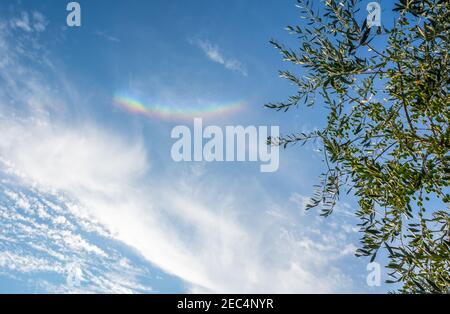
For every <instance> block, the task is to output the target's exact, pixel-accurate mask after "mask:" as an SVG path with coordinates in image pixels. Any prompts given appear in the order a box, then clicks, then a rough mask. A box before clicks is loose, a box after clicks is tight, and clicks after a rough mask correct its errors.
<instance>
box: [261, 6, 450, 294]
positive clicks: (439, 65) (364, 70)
mask: <svg viewBox="0 0 450 314" xmlns="http://www.w3.org/2000/svg"><path fill="white" fill-rule="evenodd" d="M366 4H367V2H366V1H358V0H348V1H344V0H342V1H336V0H326V1H320V2H319V1H313V2H310V1H301V0H298V5H297V6H298V7H299V10H300V11H301V13H302V18H303V19H302V22H300V23H299V25H296V26H288V27H287V30H288V31H289V32H290V33H291V34H293V35H294V36H296V37H297V38H298V41H299V45H298V47H297V48H295V49H290V48H287V47H285V46H284V45H283V44H281V43H279V42H277V41H275V40H272V41H271V43H272V44H273V46H274V47H275V48H276V49H277V50H278V51H279V52H280V53H281V55H282V57H283V59H284V60H285V61H287V62H289V63H291V64H292V65H293V66H292V67H290V68H291V70H289V71H280V76H281V77H282V78H285V79H287V80H289V81H290V82H291V83H293V84H294V85H295V87H296V90H297V91H296V93H295V94H294V95H292V96H290V97H288V98H287V100H286V101H283V102H279V103H269V104H267V105H266V107H268V108H271V109H274V110H278V111H285V112H287V111H289V110H290V109H292V108H294V107H303V106H313V107H314V106H318V105H319V104H320V105H321V106H323V107H324V109H322V110H326V113H327V115H326V121H324V122H326V123H324V124H326V126H325V127H324V128H323V129H320V130H317V131H312V132H310V133H295V130H293V133H291V134H286V135H282V136H280V137H278V138H269V139H268V142H269V143H270V144H272V145H280V146H282V147H284V148H286V147H288V146H290V145H291V144H295V143H300V144H305V143H307V142H309V141H312V140H313V141H319V143H320V144H321V145H323V154H324V161H325V162H324V169H325V170H324V173H323V174H322V175H321V179H320V184H318V185H317V186H316V187H317V189H316V191H315V193H314V195H313V196H312V198H311V201H310V203H309V205H308V206H307V208H306V209H311V208H315V207H319V208H320V210H321V215H323V216H329V215H330V214H331V213H332V212H333V209H334V208H335V205H336V202H337V201H338V200H339V197H340V195H342V193H344V192H346V193H351V194H352V195H354V196H355V197H356V198H357V199H358V205H359V206H358V209H357V210H356V212H355V215H356V216H357V217H358V218H359V219H360V224H359V227H360V232H361V245H360V248H359V249H358V251H357V255H358V256H370V260H371V261H374V260H375V259H376V258H377V253H380V251H381V250H383V251H384V252H385V254H386V255H387V256H388V264H387V265H386V266H387V268H388V270H389V275H390V278H389V280H388V281H387V282H390V283H394V282H398V283H400V284H401V288H400V292H405V293H449V292H450V289H449V286H450V275H449V273H450V215H449V206H448V204H449V200H450V195H449V194H448V193H449V189H448V187H449V179H450V167H449V164H450V156H449V148H450V134H449V128H448V124H449V117H450V110H449V109H450V98H449V95H448V90H449V84H450V77H449V62H450V59H449V50H450V33H449V30H450V2H449V1H446V0H400V1H397V3H395V7H394V12H393V16H394V18H395V20H394V22H393V23H392V26H390V27H385V26H381V27H369V25H367V20H366V19H365V16H366V15H367V14H365V15H364V14H362V13H363V12H359V10H365V9H366V8H365V5H366ZM358 12H359V13H358ZM361 16H362V17H363V18H361ZM358 17H359V19H358Z"/></svg>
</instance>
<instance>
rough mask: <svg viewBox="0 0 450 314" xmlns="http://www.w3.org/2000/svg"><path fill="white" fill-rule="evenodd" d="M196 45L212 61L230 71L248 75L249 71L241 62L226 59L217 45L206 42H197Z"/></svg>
mask: <svg viewBox="0 0 450 314" xmlns="http://www.w3.org/2000/svg"><path fill="white" fill-rule="evenodd" d="M195 43H196V45H197V46H198V47H200V49H201V50H202V51H203V52H204V53H205V55H206V56H207V57H208V59H210V60H211V61H213V62H216V63H219V64H222V65H223V66H224V67H225V68H226V69H228V70H232V71H236V72H239V73H241V74H242V75H244V76H247V75H248V73H247V69H246V68H245V66H244V65H243V64H242V63H241V62H240V61H238V60H236V59H232V58H226V57H225V56H224V54H223V53H222V52H221V51H220V49H219V47H218V46H217V45H213V44H212V43H210V42H209V41H206V40H197V41H195Z"/></svg>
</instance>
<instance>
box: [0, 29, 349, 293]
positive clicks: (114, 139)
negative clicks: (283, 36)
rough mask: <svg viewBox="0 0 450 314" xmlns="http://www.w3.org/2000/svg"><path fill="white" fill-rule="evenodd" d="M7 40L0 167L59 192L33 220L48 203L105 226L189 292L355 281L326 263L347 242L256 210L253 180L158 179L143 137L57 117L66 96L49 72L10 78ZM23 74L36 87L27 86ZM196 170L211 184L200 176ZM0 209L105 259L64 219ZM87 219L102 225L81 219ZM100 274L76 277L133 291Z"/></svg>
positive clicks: (315, 288) (283, 213) (339, 285)
mask: <svg viewBox="0 0 450 314" xmlns="http://www.w3.org/2000/svg"><path fill="white" fill-rule="evenodd" d="M1 39H2V37H1V34H0V40H1ZM0 43H1V41H0ZM8 48H9V46H8V41H7V40H6V39H5V40H4V41H3V45H0V53H1V54H4V55H6V56H8V57H9V59H10V60H12V61H13V62H11V63H9V64H8V65H6V66H0V69H1V70H3V71H0V78H3V79H4V81H6V82H7V84H6V85H3V86H1V87H0V95H1V94H7V95H9V97H8V98H3V99H2V103H0V134H2V136H1V137H0V160H2V161H3V162H2V163H0V164H1V165H0V166H1V169H3V171H5V172H6V173H8V174H9V175H11V176H13V177H15V178H19V179H20V182H22V186H23V187H27V188H33V189H36V190H37V191H38V192H36V193H40V194H42V193H51V194H52V195H56V196H57V197H58V198H59V201H60V202H62V203H63V204H64V207H63V208H61V207H58V206H56V205H51V204H50V202H47V203H43V202H41V206H34V207H32V208H31V209H32V210H33V211H35V212H36V213H37V214H38V215H39V216H42V217H47V216H48V213H47V212H48V211H54V213H53V214H52V215H50V216H51V217H59V216H61V215H63V216H65V217H66V219H67V215H70V216H73V217H77V220H78V221H77V223H78V225H80V226H88V227H89V228H91V229H92V230H95V229H96V228H99V229H102V227H99V226H98V225H100V226H104V228H105V229H106V230H107V231H103V232H106V233H107V234H109V235H110V236H111V237H114V239H117V240H120V241H122V242H123V243H125V244H127V245H129V246H130V247H133V248H135V249H136V250H138V251H139V252H140V254H142V256H144V257H145V258H146V259H147V260H148V261H150V262H151V263H153V264H154V265H156V266H158V267H160V268H161V269H163V270H165V271H166V272H168V273H170V274H173V275H175V276H178V277H179V278H181V279H182V280H184V281H185V282H186V283H188V285H189V288H190V291H192V292H253V293H258V292H288V293H293V292H333V291H334V292H336V291H339V292H342V291H346V290H348V289H350V288H351V280H350V279H349V278H348V277H347V276H345V275H344V274H342V272H341V271H340V270H339V269H338V268H337V267H335V265H334V263H335V262H336V261H337V260H338V259H339V258H341V257H342V256H341V254H340V251H341V249H342V250H344V249H346V250H347V251H349V250H350V249H349V247H346V246H345V245H347V244H348V243H346V241H345V239H340V238H337V237H332V236H331V235H329V237H328V238H326V237H325V238H320V237H318V238H317V239H313V236H314V237H315V236H316V233H315V232H312V231H311V230H310V228H309V227H308V226H307V225H303V224H302V221H301V220H299V219H298V216H295V215H294V216H293V215H292V213H291V211H290V207H289V206H278V207H277V208H276V213H277V215H278V217H279V219H277V220H276V221H274V219H273V217H272V216H270V215H264V214H263V213H264V210H261V211H260V210H259V208H260V205H261V206H268V207H269V205H268V204H265V203H264V202H260V203H257V202H259V201H258V198H259V195H260V193H259V192H258V191H257V190H252V189H255V187H256V186H257V184H254V185H252V184H250V185H249V184H248V179H247V178H243V179H242V181H240V180H239V178H236V182H237V183H238V186H237V187H236V188H234V189H230V190H228V192H224V190H223V188H222V187H220V184H221V181H220V178H217V179H215V178H214V176H213V174H212V175H211V176H200V177H199V176H198V175H195V174H198V173H197V172H196V171H194V173H191V176H179V175H178V174H174V175H172V176H170V174H167V177H158V176H155V175H154V174H153V173H152V169H151V167H150V163H149V159H150V158H151V152H150V154H149V153H148V152H147V150H146V148H145V147H144V145H143V141H142V140H140V139H139V138H138V139H133V138H131V139H130V138H127V137H123V136H122V135H120V134H117V133H114V132H111V131H107V130H104V129H102V128H100V127H99V126H97V125H96V124H95V123H89V122H84V123H72V124H71V125H68V124H67V123H64V122H63V121H60V120H59V119H58V116H57V115H56V118H55V116H53V117H51V115H49V114H48V110H50V109H49V108H54V104H64V103H65V102H64V101H62V100H58V99H59V98H58V96H57V95H54V94H53V93H52V92H51V90H52V88H50V86H48V85H49V84H50V83H49V81H48V80H47V81H46V83H45V85H44V84H43V83H40V80H38V79H37V78H38V77H39V74H37V73H35V72H33V71H27V72H26V73H27V75H24V76H22V75H14V73H17V69H18V68H19V69H22V66H21V65H20V62H19V61H20V58H19V57H18V56H17V55H14V54H13V53H17V52H11V51H10V50H9V49H8ZM204 50H205V53H207V55H208V56H209V58H211V59H212V60H214V61H215V62H218V63H221V64H223V65H225V66H226V67H227V68H230V69H233V70H237V71H240V70H239V66H237V65H236V63H233V62H231V61H229V60H228V61H227V60H225V59H224V58H223V57H222V55H221V54H220V53H219V51H218V50H217V49H215V48H214V47H212V46H211V45H205V46H204ZM233 64H234V65H233ZM47 75H48V74H47ZM22 80H23V81H22ZM30 81H31V82H33V84H27V83H26V82H30ZM55 84H56V83H55ZM19 85H20V88H19V87H18V86H19ZM11 86H12V87H16V88H10V87H11ZM6 89H8V90H6ZM74 93H75V92H74V91H71V92H70V93H69V94H74ZM24 95H26V97H24ZM23 102H25V103H26V105H27V107H28V108H30V110H29V111H27V112H26V113H24V114H22V115H16V114H14V113H13V112H12V106H13V103H23ZM42 102H45V104H43V103H42ZM46 113H47V114H46ZM148 155H149V156H150V157H149V156H148ZM202 171H207V170H202ZM203 177H210V178H211V180H209V181H208V180H206V181H205V180H203V181H202V178H203ZM214 184H218V185H219V188H214ZM244 186H248V187H252V189H249V190H248V191H249V192H250V193H243V190H242V189H243V187H244ZM244 198H245V199H249V198H250V199H251V198H253V199H254V200H255V201H254V204H252V205H253V206H252V207H254V208H249V207H248V206H247V205H244V204H245V202H244ZM18 200H19V198H15V199H14V201H15V202H18ZM38 203H39V202H38ZM247 204H248V203H247ZM22 205H23V206H26V205H25V203H23V202H22ZM269 212H272V213H274V212H275V211H274V209H272V211H269ZM0 213H1V212H0ZM3 215H4V216H5V217H9V219H11V224H13V226H11V225H10V226H9V229H14V230H19V229H20V230H21V234H35V233H36V232H37V231H36V230H38V231H39V232H40V234H46V235H48V239H52V240H53V241H55V242H56V243H57V244H58V245H59V246H61V247H64V248H66V249H67V250H69V249H70V250H71V251H75V252H79V254H83V256H85V258H84V259H83V260H80V263H83V262H86V259H88V258H94V257H93V256H95V258H100V259H106V260H108V261H109V258H110V257H109V255H108V252H107V251H106V249H105V248H101V247H98V246H96V245H94V244H91V243H89V242H88V241H87V240H86V239H84V238H83V237H82V236H81V235H77V234H76V233H74V232H73V231H72V230H71V227H70V224H68V223H64V222H65V220H63V219H61V218H55V219H57V222H58V223H55V222H53V223H52V224H51V225H50V227H51V229H52V231H51V232H48V230H47V231H45V230H46V228H48V226H47V227H46V226H45V225H41V224H39V223H36V222H32V221H29V224H28V225H27V224H20V223H19V222H20V221H21V219H25V218H23V217H22V216H20V215H19V213H16V212H15V211H12V210H8V211H7V210H4V212H3ZM21 217H22V218H21ZM83 217H88V219H85V218H83ZM243 217H250V219H248V220H246V219H243ZM13 218H17V219H13ZM67 220H69V219H67ZM90 220H93V221H98V222H99V224H89V222H88V221H90ZM291 221H295V224H292V222H291ZM333 232H334V231H333ZM333 234H334V233H333ZM320 235H322V234H321V233H320V232H319V236H320ZM326 235H327V234H325V236H326ZM11 241H14V238H12V239H11ZM81 252H82V253H81ZM25 253H26V252H25ZM52 254H56V252H53V253H52ZM4 259H6V258H5V257H4ZM120 264H121V265H122V266H121V267H124V266H123V265H124V264H123V263H120ZM125 264H126V263H125ZM108 265H109V266H108V268H107V270H111V267H112V266H111V265H110V263H108ZM118 273H120V272H114V274H116V275H115V276H119V275H118ZM105 276H107V275H103V274H102V275H95V272H94V271H91V272H89V271H86V272H83V278H85V277H86V278H89V279H90V280H91V281H93V282H95V283H96V285H98V286H102V287H103V288H104V289H107V290H108V289H109V291H112V292H118V291H129V290H128V288H127V287H128V286H132V285H133V281H132V282H129V281H127V280H125V279H124V278H123V277H121V278H120V281H123V282H124V283H126V284H125V286H124V285H121V286H117V281H116V280H109V281H107V282H106V281H105V280H106V279H105V278H107V277H105ZM130 280H131V279H130ZM127 282H129V283H127ZM52 289H56V290H57V289H58V287H52Z"/></svg>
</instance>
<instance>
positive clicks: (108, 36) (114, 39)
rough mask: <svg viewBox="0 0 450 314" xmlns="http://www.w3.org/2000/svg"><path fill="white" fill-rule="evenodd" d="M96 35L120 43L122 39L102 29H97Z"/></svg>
mask: <svg viewBox="0 0 450 314" xmlns="http://www.w3.org/2000/svg"><path fill="white" fill-rule="evenodd" d="M95 35H96V36H98V37H101V38H104V39H106V40H108V41H110V42H115V43H120V39H119V38H117V37H114V36H112V35H110V34H108V33H106V32H102V31H96V32H95Z"/></svg>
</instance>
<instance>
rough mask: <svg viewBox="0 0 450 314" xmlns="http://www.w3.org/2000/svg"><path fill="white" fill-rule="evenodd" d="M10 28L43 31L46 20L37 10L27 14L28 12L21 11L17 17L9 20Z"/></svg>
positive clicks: (29, 31) (28, 31)
mask: <svg viewBox="0 0 450 314" xmlns="http://www.w3.org/2000/svg"><path fill="white" fill-rule="evenodd" d="M10 25H11V27H12V28H16V29H21V30H22V31H24V32H27V33H31V32H35V31H36V32H43V31H45V29H46V27H47V25H48V21H47V19H46V18H45V16H44V15H43V14H42V13H40V12H37V11H34V12H33V13H31V14H29V13H28V12H21V14H20V16H19V17H15V18H12V19H11V20H10Z"/></svg>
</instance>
